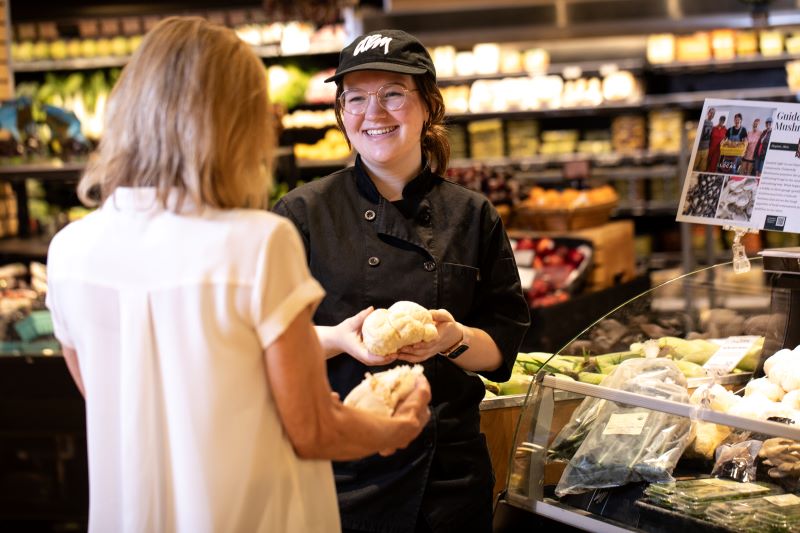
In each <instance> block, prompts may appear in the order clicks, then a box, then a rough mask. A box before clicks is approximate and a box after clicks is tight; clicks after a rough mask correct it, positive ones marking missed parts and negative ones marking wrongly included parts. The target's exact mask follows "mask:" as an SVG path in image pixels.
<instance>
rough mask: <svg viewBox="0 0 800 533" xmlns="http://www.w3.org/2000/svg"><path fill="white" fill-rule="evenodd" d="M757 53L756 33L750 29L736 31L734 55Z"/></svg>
mask: <svg viewBox="0 0 800 533" xmlns="http://www.w3.org/2000/svg"><path fill="white" fill-rule="evenodd" d="M757 53H758V35H757V34H756V32H754V31H752V30H739V31H737V32H736V55H737V56H753V55H756V54H757Z"/></svg>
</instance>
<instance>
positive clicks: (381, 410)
mask: <svg viewBox="0 0 800 533" xmlns="http://www.w3.org/2000/svg"><path fill="white" fill-rule="evenodd" d="M421 375H422V365H414V366H408V365H403V366H396V367H394V368H391V369H389V370H386V371H384V372H378V373H375V374H370V373H367V374H365V376H364V380H363V381H362V382H361V383H359V384H358V385H356V387H355V388H354V389H353V390H351V391H350V394H348V395H347V397H346V398H345V399H344V405H347V406H349V407H355V408H357V409H362V410H364V411H369V412H371V413H375V414H379V415H384V416H392V414H394V410H395V408H396V407H397V404H398V403H400V402H401V401H402V400H403V399H404V398H405V397H406V396H408V395H409V394H411V391H413V390H414V387H415V386H416V384H415V382H416V380H417V376H421Z"/></svg>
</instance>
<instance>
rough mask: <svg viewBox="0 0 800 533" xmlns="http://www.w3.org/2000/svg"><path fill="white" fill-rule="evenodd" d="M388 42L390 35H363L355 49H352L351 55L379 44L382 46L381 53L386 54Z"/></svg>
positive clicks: (376, 46) (390, 39)
mask: <svg viewBox="0 0 800 533" xmlns="http://www.w3.org/2000/svg"><path fill="white" fill-rule="evenodd" d="M390 42H392V38H391V37H384V36H383V35H381V34H380V33H377V34H375V35H370V36H368V37H365V38H364V40H362V41H361V42H360V43H358V44H357V45H356V49H355V50H353V57H355V56H357V55H358V54H360V53H361V52H368V51H369V50H373V49H375V48H378V47H380V46H383V54H384V55H386V54H388V53H389V43H390Z"/></svg>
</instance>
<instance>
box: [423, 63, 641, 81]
mask: <svg viewBox="0 0 800 533" xmlns="http://www.w3.org/2000/svg"><path fill="white" fill-rule="evenodd" d="M608 67H612V68H615V69H616V70H627V71H631V72H641V71H642V70H643V69H644V67H645V61H644V60H643V59H639V58H626V59H609V60H598V61H581V62H568V63H552V64H551V65H549V66H548V67H547V71H546V73H547V74H561V73H563V72H564V70H566V69H574V68H578V69H580V70H581V72H582V73H583V75H584V76H587V75H591V76H597V75H599V74H601V72H602V71H604V70H605V69H606V68H608ZM536 74H544V73H536V72H498V73H496V74H472V75H469V76H443V77H439V78H437V80H438V82H439V85H460V84H464V83H471V82H473V81H478V80H500V79H503V78H521V77H524V76H532V75H536Z"/></svg>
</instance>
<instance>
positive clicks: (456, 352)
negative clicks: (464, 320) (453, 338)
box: [439, 326, 469, 359]
mask: <svg viewBox="0 0 800 533" xmlns="http://www.w3.org/2000/svg"><path fill="white" fill-rule="evenodd" d="M462 327H463V326H462ZM466 338H467V336H466V333H465V332H464V330H463V329H462V330H461V339H460V340H459V341H458V342H457V343H455V344H454V345H452V346H451V347H450V348H448V349H447V350H445V351H443V352H439V355H442V356H444V357H447V358H448V359H455V358H457V357H459V356H460V355H461V354H463V353H464V352H466V351H467V350H469V344H467V342H466Z"/></svg>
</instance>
